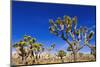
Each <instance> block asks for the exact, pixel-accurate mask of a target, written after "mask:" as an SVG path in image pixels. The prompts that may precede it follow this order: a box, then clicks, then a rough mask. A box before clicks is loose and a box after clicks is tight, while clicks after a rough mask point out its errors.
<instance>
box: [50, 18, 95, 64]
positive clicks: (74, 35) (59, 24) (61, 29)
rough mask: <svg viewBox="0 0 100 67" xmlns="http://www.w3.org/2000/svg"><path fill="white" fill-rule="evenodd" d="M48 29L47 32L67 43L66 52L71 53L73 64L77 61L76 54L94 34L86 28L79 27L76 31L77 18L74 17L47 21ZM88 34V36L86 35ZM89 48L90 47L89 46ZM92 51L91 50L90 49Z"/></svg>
mask: <svg viewBox="0 0 100 67" xmlns="http://www.w3.org/2000/svg"><path fill="white" fill-rule="evenodd" d="M49 23H50V27H49V31H50V32H51V33H52V34H54V35H56V36H58V37H60V38H62V39H63V40H64V41H66V43H68V45H69V46H68V49H67V50H68V51H72V53H73V58H74V59H73V60H74V62H76V61H77V52H78V51H79V50H80V49H82V48H83V47H84V46H86V45H87V46H88V44H89V41H90V40H91V39H92V37H93V34H94V32H93V31H90V33H89V31H88V29H87V27H82V26H80V28H79V29H77V17H76V16H74V17H73V18H70V17H69V16H64V18H63V20H61V18H60V17H58V19H57V20H56V21H55V22H54V21H53V20H52V19H50V21H49ZM87 34H89V35H87ZM83 40H84V43H82V45H80V42H82V41H83ZM89 46H90V45H89ZM92 50H93V49H92Z"/></svg>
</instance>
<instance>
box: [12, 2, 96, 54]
mask: <svg viewBox="0 0 100 67" xmlns="http://www.w3.org/2000/svg"><path fill="white" fill-rule="evenodd" d="M95 12H96V11H95V6H80V5H74V6H73V5H67V4H66V5H65V4H49V3H36V2H19V1H13V2H12V44H14V43H15V42H18V41H19V40H21V39H22V38H23V36H24V35H25V34H27V35H30V36H32V37H35V38H36V39H37V42H39V43H42V44H44V46H45V47H49V46H50V44H52V43H55V44H56V48H58V49H66V48H67V47H68V46H67V45H66V42H65V41H63V40H62V39H60V38H59V37H56V36H54V35H53V34H51V33H50V32H49V30H48V28H49V19H50V18H52V19H54V20H56V19H57V17H61V18H63V16H64V15H69V16H71V17H73V16H77V17H78V27H79V26H87V27H88V28H91V27H93V26H95V23H96V22H95V20H96V19H95ZM93 30H94V31H95V28H94V29H93ZM91 44H95V35H94V37H93V39H92V41H91ZM64 45H65V46H64ZM82 51H83V52H85V51H87V52H88V51H89V49H88V48H85V49H82Z"/></svg>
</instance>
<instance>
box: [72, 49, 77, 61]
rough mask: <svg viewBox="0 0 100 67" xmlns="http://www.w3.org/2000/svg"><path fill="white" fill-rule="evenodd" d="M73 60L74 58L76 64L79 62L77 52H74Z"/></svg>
mask: <svg viewBox="0 0 100 67" xmlns="http://www.w3.org/2000/svg"><path fill="white" fill-rule="evenodd" d="M73 58H74V60H73V61H74V62H76V61H77V52H76V51H73Z"/></svg>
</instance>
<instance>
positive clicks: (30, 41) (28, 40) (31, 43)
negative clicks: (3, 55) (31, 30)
mask: <svg viewBox="0 0 100 67" xmlns="http://www.w3.org/2000/svg"><path fill="white" fill-rule="evenodd" d="M35 42H36V39H35V38H32V37H31V36H27V35H25V36H24V39H23V40H21V41H20V42H18V43H15V44H14V46H13V47H15V48H16V52H17V54H18V55H19V56H21V57H22V62H23V64H26V59H27V58H28V57H31V58H33V57H34V54H33V53H34V52H36V51H37V52H39V51H40V47H41V46H42V45H41V44H36V43H35ZM25 47H27V49H25ZM33 49H36V51H35V50H33ZM26 50H27V52H26ZM31 60H33V62H34V59H31Z"/></svg>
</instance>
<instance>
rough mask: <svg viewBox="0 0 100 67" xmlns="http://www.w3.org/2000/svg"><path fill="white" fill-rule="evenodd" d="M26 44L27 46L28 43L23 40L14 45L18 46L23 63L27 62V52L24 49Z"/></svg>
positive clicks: (17, 50) (18, 52)
mask: <svg viewBox="0 0 100 67" xmlns="http://www.w3.org/2000/svg"><path fill="white" fill-rule="evenodd" d="M25 46H26V43H25V42H24V41H22V40H21V41H20V42H18V43H15V44H14V45H13V47H14V48H16V52H17V54H18V55H19V56H20V57H21V58H22V62H23V63H25V56H26V52H25V49H24V47H25Z"/></svg>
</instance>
